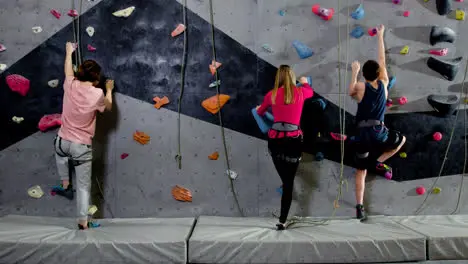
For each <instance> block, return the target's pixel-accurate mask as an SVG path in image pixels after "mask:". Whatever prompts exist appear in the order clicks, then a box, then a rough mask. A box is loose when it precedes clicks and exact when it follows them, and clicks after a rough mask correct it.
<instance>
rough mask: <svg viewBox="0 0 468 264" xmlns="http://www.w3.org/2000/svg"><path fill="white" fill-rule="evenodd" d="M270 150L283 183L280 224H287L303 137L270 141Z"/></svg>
mask: <svg viewBox="0 0 468 264" xmlns="http://www.w3.org/2000/svg"><path fill="white" fill-rule="evenodd" d="M268 149H269V151H270V154H271V157H272V158H273V163H274V164H275V168H276V171H277V172H278V174H279V176H280V178H281V181H282V182H283V195H282V196H281V215H280V218H279V221H280V223H285V222H286V219H287V218H288V213H289V209H290V208H291V202H292V193H293V189H294V178H295V177H296V171H297V168H298V166H299V161H300V158H301V155H302V137H297V138H276V139H269V140H268Z"/></svg>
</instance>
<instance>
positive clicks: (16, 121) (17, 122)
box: [11, 116, 24, 124]
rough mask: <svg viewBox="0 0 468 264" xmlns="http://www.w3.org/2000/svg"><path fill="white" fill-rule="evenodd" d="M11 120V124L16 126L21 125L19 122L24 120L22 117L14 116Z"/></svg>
mask: <svg viewBox="0 0 468 264" xmlns="http://www.w3.org/2000/svg"><path fill="white" fill-rule="evenodd" d="M11 120H12V121H13V122H15V123H16V124H19V123H21V122H23V121H24V118H23V117H17V116H14V117H12V118H11Z"/></svg>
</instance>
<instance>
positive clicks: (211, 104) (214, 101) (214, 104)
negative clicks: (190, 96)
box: [201, 94, 231, 114]
mask: <svg viewBox="0 0 468 264" xmlns="http://www.w3.org/2000/svg"><path fill="white" fill-rule="evenodd" d="M218 97H219V102H218ZM230 98H231V97H230V96H229V95H226V94H220V95H219V96H218V95H213V96H211V97H210V98H207V99H205V100H203V101H202V103H201V105H202V107H203V108H205V110H206V111H208V112H210V113H212V114H216V113H218V111H219V109H220V108H222V107H223V106H224V105H225V104H226V103H227V101H229V99H230Z"/></svg>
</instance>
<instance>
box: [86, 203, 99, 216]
mask: <svg viewBox="0 0 468 264" xmlns="http://www.w3.org/2000/svg"><path fill="white" fill-rule="evenodd" d="M97 211H98V208H97V206H95V205H91V206H90V207H89V209H88V215H94V214H95V213H96V212H97Z"/></svg>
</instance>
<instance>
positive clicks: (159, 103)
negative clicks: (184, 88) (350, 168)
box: [153, 96, 169, 109]
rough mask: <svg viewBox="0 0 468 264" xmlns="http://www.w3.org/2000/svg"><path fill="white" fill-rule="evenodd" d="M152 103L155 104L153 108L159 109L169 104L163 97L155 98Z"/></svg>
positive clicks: (167, 99)
mask: <svg viewBox="0 0 468 264" xmlns="http://www.w3.org/2000/svg"><path fill="white" fill-rule="evenodd" d="M153 101H154V102H155V104H154V108H157V109H160V108H161V107H162V106H164V105H167V104H168V103H169V98H168V97H167V96H164V97H163V98H159V97H158V96H156V97H154V98H153Z"/></svg>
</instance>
